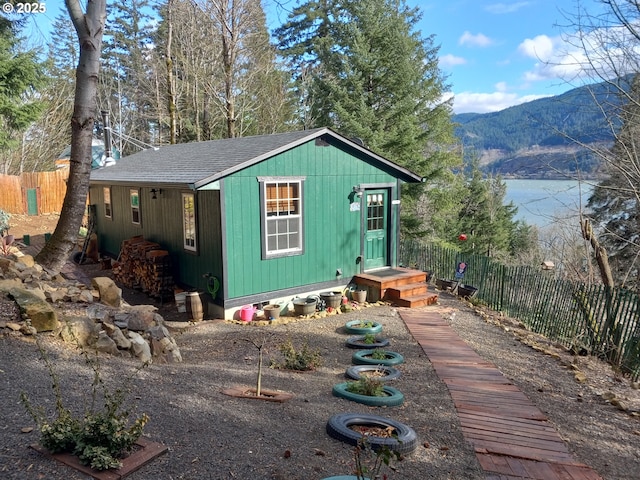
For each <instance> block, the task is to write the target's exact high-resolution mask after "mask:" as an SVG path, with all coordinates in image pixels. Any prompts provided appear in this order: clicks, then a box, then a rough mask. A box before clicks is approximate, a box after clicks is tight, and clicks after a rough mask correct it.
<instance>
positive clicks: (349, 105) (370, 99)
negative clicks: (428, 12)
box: [276, 0, 460, 234]
mask: <svg viewBox="0 0 640 480" xmlns="http://www.w3.org/2000/svg"><path fill="white" fill-rule="evenodd" d="M419 19H420V14H419V12H418V10H417V9H410V8H408V7H407V6H406V4H405V2H404V1H402V0H370V1H367V2H363V1H359V0H346V1H344V2H337V1H335V0H311V1H308V2H306V3H304V4H303V5H301V6H299V7H298V8H296V9H295V10H294V11H293V12H292V14H291V15H290V16H289V21H288V22H287V23H286V24H285V25H283V26H282V27H281V28H280V29H278V30H277V31H276V35H277V36H278V40H279V47H280V49H281V52H282V54H283V55H284V56H285V57H286V58H287V59H288V61H289V68H290V69H292V70H293V71H296V72H298V73H299V75H298V76H297V78H296V81H297V93H298V96H299V99H300V100H299V118H300V123H302V124H303V125H304V126H308V127H313V126H329V127H332V128H334V129H336V130H337V131H339V132H340V133H342V134H343V135H345V136H347V137H357V138H360V139H361V140H362V141H363V142H364V143H365V145H366V146H367V147H368V148H370V149H372V150H373V151H375V152H377V153H380V154H382V155H384V156H386V157H387V158H389V159H391V160H393V161H395V162H396V163H399V164H400V165H403V166H405V167H408V168H410V169H411V170H413V171H415V172H416V173H419V174H420V175H422V176H424V177H425V178H427V179H428V180H429V183H428V184H427V187H428V188H427V193H426V195H423V193H424V190H423V187H424V185H406V188H405V191H404V193H405V194H406V195H405V201H404V204H403V205H404V207H403V210H404V212H405V213H407V214H408V216H406V215H405V217H404V218H405V221H404V222H403V225H404V229H405V232H406V231H408V230H412V231H413V233H414V234H415V233H418V232H423V231H424V226H422V225H421V223H422V220H423V218H420V217H419V211H421V210H431V211H434V209H430V208H429V207H428V206H427V207H425V206H424V205H423V206H420V205H418V201H419V199H421V200H422V201H423V202H427V203H429V202H431V201H433V198H432V196H433V197H436V196H438V195H442V194H443V192H442V190H440V188H441V187H443V185H442V184H439V183H438V182H439V180H441V179H442V178H444V177H445V176H447V175H449V177H448V180H449V179H450V178H451V177H450V169H451V167H453V166H455V165H458V164H459V161H460V157H459V155H457V154H456V150H455V148H454V145H455V143H456V140H455V138H454V136H453V128H452V124H451V121H450V113H451V110H450V104H449V103H447V102H442V100H441V99H442V96H443V93H444V91H445V90H446V85H445V82H444V78H443V76H442V74H441V72H440V70H439V69H438V60H437V54H438V48H437V47H436V46H434V39H433V37H427V38H422V37H421V35H420V32H418V31H416V25H417V22H418V21H419ZM447 203H449V202H447Z"/></svg>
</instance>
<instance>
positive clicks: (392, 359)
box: [351, 350, 404, 367]
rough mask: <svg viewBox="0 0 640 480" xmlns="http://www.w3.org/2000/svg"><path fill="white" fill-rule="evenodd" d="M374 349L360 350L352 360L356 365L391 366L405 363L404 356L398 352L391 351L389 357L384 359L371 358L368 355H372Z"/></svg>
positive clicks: (388, 353)
mask: <svg viewBox="0 0 640 480" xmlns="http://www.w3.org/2000/svg"><path fill="white" fill-rule="evenodd" d="M371 352H372V350H358V351H357V352H356V353H354V354H353V356H352V357H351V361H352V362H353V363H354V364H355V365H384V366H387V367H390V366H392V365H400V364H401V363H404V357H403V356H402V355H400V354H399V353H398V352H389V351H386V353H387V358H384V359H376V358H370V357H368V355H371Z"/></svg>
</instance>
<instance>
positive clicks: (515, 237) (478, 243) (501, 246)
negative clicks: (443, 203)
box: [458, 163, 534, 260]
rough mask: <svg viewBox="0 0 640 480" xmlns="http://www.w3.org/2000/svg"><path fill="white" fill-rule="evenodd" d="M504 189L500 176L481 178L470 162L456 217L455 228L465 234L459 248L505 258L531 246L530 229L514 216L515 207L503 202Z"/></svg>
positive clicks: (532, 239) (505, 188) (476, 168)
mask: <svg viewBox="0 0 640 480" xmlns="http://www.w3.org/2000/svg"><path fill="white" fill-rule="evenodd" d="M506 193H507V187H506V185H505V183H504V182H503V181H502V179H501V178H500V177H486V178H484V177H483V175H482V173H481V172H480V169H479V168H478V166H477V164H476V163H474V164H473V169H472V172H471V177H470V179H469V181H468V184H467V193H466V196H465V197H464V199H463V200H462V209H461V210H460V216H459V221H458V228H459V231H460V232H461V233H465V234H466V235H467V237H468V240H467V241H466V242H464V243H463V244H462V245H461V247H462V249H463V251H465V252H473V253H478V254H481V255H487V256H489V257H497V258H500V259H503V260H505V259H507V258H508V257H513V256H516V255H518V254H521V253H523V252H525V251H527V250H529V249H530V248H532V247H533V241H534V238H533V236H532V231H531V229H530V228H529V227H528V226H526V225H525V224H523V223H522V222H519V221H516V220H514V217H515V215H516V214H517V212H518V209H517V207H515V206H514V205H513V203H512V202H509V203H508V204H506V205H505V204H504V200H505V196H506Z"/></svg>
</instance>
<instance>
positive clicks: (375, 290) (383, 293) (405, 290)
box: [353, 267, 438, 308]
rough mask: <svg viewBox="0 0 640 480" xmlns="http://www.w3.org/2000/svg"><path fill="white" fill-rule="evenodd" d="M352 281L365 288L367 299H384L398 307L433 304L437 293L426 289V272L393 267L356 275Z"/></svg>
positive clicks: (370, 300)
mask: <svg viewBox="0 0 640 480" xmlns="http://www.w3.org/2000/svg"><path fill="white" fill-rule="evenodd" d="M353 281H354V282H355V283H356V284H357V285H358V286H360V287H366V289H367V301H369V302H377V301H378V300H385V301H387V302H390V303H392V304H394V305H397V306H399V307H409V308H417V307H423V306H425V305H433V304H435V303H436V302H437V301H438V294H437V293H433V292H429V291H428V289H427V273H426V272H422V271H420V270H412V269H409V268H402V267H395V268H386V269H384V270H377V271H374V272H367V273H363V274H359V275H356V276H355V277H353Z"/></svg>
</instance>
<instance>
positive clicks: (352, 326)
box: [344, 320, 382, 335]
mask: <svg viewBox="0 0 640 480" xmlns="http://www.w3.org/2000/svg"><path fill="white" fill-rule="evenodd" d="M362 323H371V326H370V327H356V325H360V324H362ZM344 328H345V330H346V331H347V333H355V334H357V335H366V334H367V333H380V332H381V331H382V324H381V323H378V322H372V321H367V320H351V321H350V322H347V323H346V325H345V326H344Z"/></svg>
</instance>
